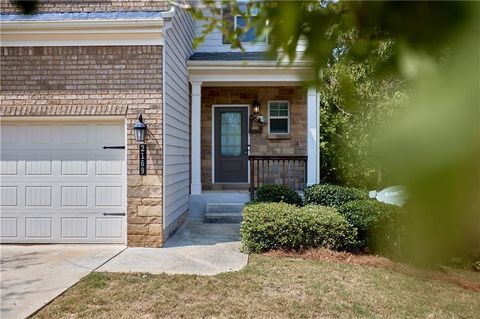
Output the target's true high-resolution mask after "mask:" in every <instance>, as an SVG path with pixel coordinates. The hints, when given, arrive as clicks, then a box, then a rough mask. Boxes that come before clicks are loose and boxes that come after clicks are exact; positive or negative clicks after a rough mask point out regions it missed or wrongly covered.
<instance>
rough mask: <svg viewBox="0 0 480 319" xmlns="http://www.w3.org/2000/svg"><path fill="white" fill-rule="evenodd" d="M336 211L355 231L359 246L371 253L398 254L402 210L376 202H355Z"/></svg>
mask: <svg viewBox="0 0 480 319" xmlns="http://www.w3.org/2000/svg"><path fill="white" fill-rule="evenodd" d="M338 211H339V212H340V214H342V215H343V216H344V217H345V219H346V220H347V221H348V222H349V223H350V224H351V225H352V226H353V227H355V228H356V229H357V232H358V240H359V244H360V246H361V247H362V248H368V250H369V251H371V252H377V253H383V254H389V255H391V254H398V253H399V248H400V247H399V245H400V242H399V241H400V236H401V231H402V229H403V225H402V223H401V217H402V209H401V208H400V207H398V206H395V205H390V204H385V203H382V202H379V201H377V200H356V201H352V202H348V203H346V204H344V205H342V206H341V207H340V208H339V209H338Z"/></svg>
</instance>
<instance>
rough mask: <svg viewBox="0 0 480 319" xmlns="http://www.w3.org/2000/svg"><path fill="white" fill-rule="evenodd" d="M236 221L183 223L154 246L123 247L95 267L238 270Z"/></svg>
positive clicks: (200, 271)
mask: <svg viewBox="0 0 480 319" xmlns="http://www.w3.org/2000/svg"><path fill="white" fill-rule="evenodd" d="M239 229H240V225H239V224H203V223H199V222H192V221H190V222H187V223H186V224H184V225H183V226H182V227H181V228H180V229H179V230H178V231H177V232H176V233H175V234H174V235H173V236H172V237H171V238H170V239H169V240H168V241H167V243H166V245H165V247H164V248H162V249H158V248H127V249H126V250H125V251H123V252H122V253H121V254H119V255H118V256H116V257H115V258H113V259H112V260H110V261H109V262H108V263H106V264H105V265H103V266H102V267H100V268H98V269H97V271H108V272H149V273H154V274H159V273H168V274H197V275H215V274H218V273H222V272H226V271H236V270H240V269H242V268H243V267H244V266H245V265H246V264H247V261H248V255H246V254H242V253H241V252H240V235H239Z"/></svg>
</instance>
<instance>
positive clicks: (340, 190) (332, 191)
mask: <svg viewBox="0 0 480 319" xmlns="http://www.w3.org/2000/svg"><path fill="white" fill-rule="evenodd" d="M367 198H368V194H367V192H366V191H364V190H361V189H358V188H354V187H344V186H338V185H329V184H317V185H312V186H309V187H307V188H305V205H308V204H315V205H323V206H330V207H335V208H338V207H340V206H342V205H343V204H346V203H348V202H351V201H354V200H357V199H367Z"/></svg>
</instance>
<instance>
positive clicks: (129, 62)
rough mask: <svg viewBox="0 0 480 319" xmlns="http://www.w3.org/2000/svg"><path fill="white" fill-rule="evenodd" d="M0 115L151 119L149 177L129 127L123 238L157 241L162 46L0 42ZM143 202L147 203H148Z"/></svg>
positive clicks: (144, 243) (152, 243) (140, 243)
mask: <svg viewBox="0 0 480 319" xmlns="http://www.w3.org/2000/svg"><path fill="white" fill-rule="evenodd" d="M0 52H1V54H0V71H1V72H0V73H1V75H0V80H1V83H0V91H1V93H0V105H1V106H0V115H2V116H57V115H78V116H85V115H93V116H95V115H121V116H124V117H126V118H127V127H129V128H131V127H132V126H133V123H134V122H135V120H136V118H137V115H138V113H140V112H141V113H143V115H144V119H145V122H146V124H147V125H148V132H149V134H148V136H147V141H146V142H147V144H148V152H147V154H148V158H147V160H148V167H147V174H148V176H146V177H143V178H141V177H140V176H138V175H137V174H138V146H137V145H136V144H135V142H134V139H133V135H132V132H131V131H129V130H127V137H128V142H127V169H128V227H127V228H128V243H129V245H130V246H151V247H158V246H161V244H162V226H163V225H162V220H163V217H162V165H163V162H162V121H163V118H162V47H161V46H124V47H122V46H112V47H99V46H95V47H22V48H18V47H15V48H1V51H0ZM146 207H148V209H147V208H146Z"/></svg>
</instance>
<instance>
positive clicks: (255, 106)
mask: <svg viewBox="0 0 480 319" xmlns="http://www.w3.org/2000/svg"><path fill="white" fill-rule="evenodd" d="M252 113H253V115H255V116H256V115H258V114H259V113H260V102H258V100H257V99H255V101H254V102H253V104H252Z"/></svg>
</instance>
